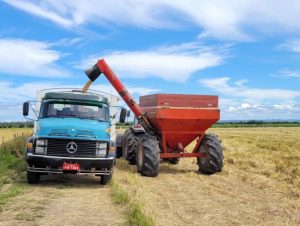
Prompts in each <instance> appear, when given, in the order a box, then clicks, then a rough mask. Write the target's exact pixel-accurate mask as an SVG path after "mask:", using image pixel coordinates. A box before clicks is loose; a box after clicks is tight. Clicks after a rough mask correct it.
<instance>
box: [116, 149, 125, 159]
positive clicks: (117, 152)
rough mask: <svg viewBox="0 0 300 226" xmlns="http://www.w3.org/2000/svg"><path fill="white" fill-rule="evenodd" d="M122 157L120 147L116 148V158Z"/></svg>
mask: <svg viewBox="0 0 300 226" xmlns="http://www.w3.org/2000/svg"><path fill="white" fill-rule="evenodd" d="M122 156H123V154H122V147H117V150H116V158H117V159H119V158H121V157H122Z"/></svg>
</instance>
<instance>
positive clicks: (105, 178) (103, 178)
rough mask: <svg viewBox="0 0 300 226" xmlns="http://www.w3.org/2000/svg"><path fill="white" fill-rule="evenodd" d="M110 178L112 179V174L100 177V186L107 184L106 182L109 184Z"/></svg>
mask: <svg viewBox="0 0 300 226" xmlns="http://www.w3.org/2000/svg"><path fill="white" fill-rule="evenodd" d="M111 178H112V173H111V174H109V175H102V176H100V184H102V185H106V184H108V182H110V180H111Z"/></svg>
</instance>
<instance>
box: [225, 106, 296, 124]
mask: <svg viewBox="0 0 300 226" xmlns="http://www.w3.org/2000/svg"><path fill="white" fill-rule="evenodd" d="M299 115H300V105H299V104H274V105H255V104H254V105H250V104H248V103H243V104H241V105H235V106H222V108H221V119H223V120H251V119H254V120H272V119H275V120H293V119H296V120H297V119H298V120H299Z"/></svg>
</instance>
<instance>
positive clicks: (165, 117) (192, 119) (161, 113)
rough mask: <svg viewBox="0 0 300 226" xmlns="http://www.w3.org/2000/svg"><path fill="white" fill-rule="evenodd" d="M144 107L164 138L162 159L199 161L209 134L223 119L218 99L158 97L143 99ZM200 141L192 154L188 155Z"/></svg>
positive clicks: (142, 107) (209, 97)
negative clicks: (185, 158)
mask: <svg viewBox="0 0 300 226" xmlns="http://www.w3.org/2000/svg"><path fill="white" fill-rule="evenodd" d="M158 104H159V105H158ZM140 106H141V109H142V111H143V112H144V113H146V116H147V119H148V120H149V121H150V123H151V125H153V126H154V127H155V128H156V130H157V132H158V133H159V135H160V137H161V147H162V154H161V157H162V158H170V156H171V154H174V153H176V156H177V157H195V156H197V157H199V156H198V155H199V153H197V151H198V148H199V145H200V143H201V140H202V138H203V136H204V134H205V131H206V130H207V129H208V128H209V127H210V126H212V125H213V124H215V123H216V122H217V121H218V120H219V118H220V110H219V109H218V97H217V96H206V95H183V94H155V95H148V96H142V97H140ZM196 138H198V140H197V142H196V145H195V147H194V148H193V151H192V154H191V153H186V152H185V150H184V149H185V148H186V146H188V145H189V144H190V143H191V142H192V141H194V140H195V139H196Z"/></svg>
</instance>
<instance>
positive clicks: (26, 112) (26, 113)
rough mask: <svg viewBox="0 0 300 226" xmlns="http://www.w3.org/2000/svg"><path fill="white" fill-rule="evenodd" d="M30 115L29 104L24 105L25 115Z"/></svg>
mask: <svg viewBox="0 0 300 226" xmlns="http://www.w3.org/2000/svg"><path fill="white" fill-rule="evenodd" d="M28 114H29V102H24V103H23V115H24V116H28Z"/></svg>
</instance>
